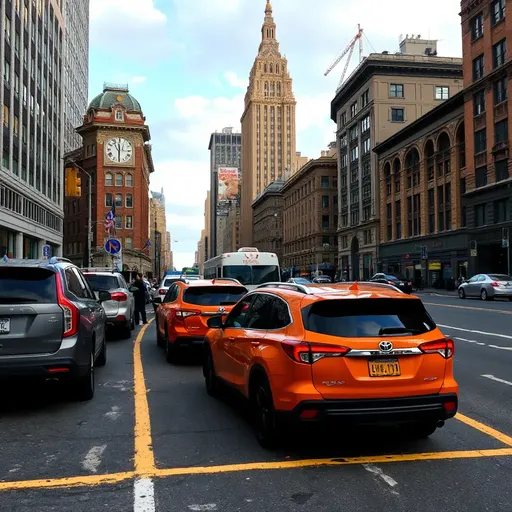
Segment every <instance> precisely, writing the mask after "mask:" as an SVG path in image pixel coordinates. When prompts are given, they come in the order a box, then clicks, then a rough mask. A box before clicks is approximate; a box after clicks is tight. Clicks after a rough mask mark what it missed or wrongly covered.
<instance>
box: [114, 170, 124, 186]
mask: <svg viewBox="0 0 512 512" xmlns="http://www.w3.org/2000/svg"><path fill="white" fill-rule="evenodd" d="M122 186H123V175H122V174H119V173H117V174H116V187H122Z"/></svg>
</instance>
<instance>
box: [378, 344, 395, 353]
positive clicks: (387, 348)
mask: <svg viewBox="0 0 512 512" xmlns="http://www.w3.org/2000/svg"><path fill="white" fill-rule="evenodd" d="M379 350H380V351H381V352H391V351H392V350H393V343H391V342H390V341H381V342H380V343H379Z"/></svg>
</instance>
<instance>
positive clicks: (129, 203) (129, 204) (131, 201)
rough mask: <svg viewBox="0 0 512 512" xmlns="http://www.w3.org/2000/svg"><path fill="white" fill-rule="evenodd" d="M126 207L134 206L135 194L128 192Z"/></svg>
mask: <svg viewBox="0 0 512 512" xmlns="http://www.w3.org/2000/svg"><path fill="white" fill-rule="evenodd" d="M126 208H133V196H132V195H131V194H126Z"/></svg>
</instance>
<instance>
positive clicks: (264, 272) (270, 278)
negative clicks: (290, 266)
mask: <svg viewBox="0 0 512 512" xmlns="http://www.w3.org/2000/svg"><path fill="white" fill-rule="evenodd" d="M223 269H224V270H223V276H222V277H230V278H233V279H236V280H237V281H240V282H241V283H242V284H243V285H248V284H263V283H271V282H276V281H281V278H280V275H279V267H278V266H277V265H227V266H225V267H223Z"/></svg>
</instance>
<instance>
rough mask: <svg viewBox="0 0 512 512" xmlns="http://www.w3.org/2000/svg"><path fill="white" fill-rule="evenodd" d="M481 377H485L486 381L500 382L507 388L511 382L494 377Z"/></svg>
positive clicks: (511, 384)
mask: <svg viewBox="0 0 512 512" xmlns="http://www.w3.org/2000/svg"><path fill="white" fill-rule="evenodd" d="M482 377H485V378H486V379H490V380H494V381H495V382H501V383H502V384H508V385H509V386H512V382H509V381H508V380H503V379H499V378H498V377H495V376H494V375H482Z"/></svg>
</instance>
